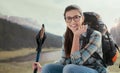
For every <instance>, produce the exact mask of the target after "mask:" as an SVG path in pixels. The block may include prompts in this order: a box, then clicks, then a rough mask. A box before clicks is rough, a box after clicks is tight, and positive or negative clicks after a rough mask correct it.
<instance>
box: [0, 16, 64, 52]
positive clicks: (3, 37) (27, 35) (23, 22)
mask: <svg viewBox="0 0 120 73" xmlns="http://www.w3.org/2000/svg"><path fill="white" fill-rule="evenodd" d="M17 20H19V21H17ZM33 24H36V23H35V22H32V21H31V20H29V19H23V18H19V17H13V16H12V19H10V18H9V20H8V18H7V16H0V49H2V50H12V49H20V48H36V46H37V45H36V41H35V36H36V34H37V33H38V32H39V30H38V29H36V28H35V27H33V26H35V25H33ZM32 25H33V26H32ZM46 35H47V39H46V41H45V43H44V45H43V47H46V48H50V47H55V48H60V47H61V44H62V43H61V40H62V37H61V36H57V35H54V34H51V33H49V32H46Z"/></svg>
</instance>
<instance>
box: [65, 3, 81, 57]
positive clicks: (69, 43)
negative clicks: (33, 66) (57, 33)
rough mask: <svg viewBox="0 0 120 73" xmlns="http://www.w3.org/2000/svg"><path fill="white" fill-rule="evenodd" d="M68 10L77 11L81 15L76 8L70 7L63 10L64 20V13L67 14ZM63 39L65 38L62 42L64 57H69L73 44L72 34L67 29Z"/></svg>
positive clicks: (74, 6)
mask: <svg viewBox="0 0 120 73" xmlns="http://www.w3.org/2000/svg"><path fill="white" fill-rule="evenodd" d="M70 10H78V11H79V13H80V14H81V15H82V11H81V9H80V8H79V7H78V6H76V5H70V6H68V7H66V8H65V11H64V18H65V15H66V12H68V11H70ZM64 38H65V41H64V50H65V55H66V57H70V53H71V48H72V42H73V32H72V31H71V30H70V29H69V28H68V27H67V29H66V32H65V36H64Z"/></svg>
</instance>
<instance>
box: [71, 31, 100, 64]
mask: <svg viewBox="0 0 120 73" xmlns="http://www.w3.org/2000/svg"><path fill="white" fill-rule="evenodd" d="M100 46H101V34H100V32H97V31H94V32H93V33H92V34H91V37H90V40H89V43H88V44H87V45H86V46H85V47H84V48H83V49H82V50H77V51H75V52H73V53H71V61H72V63H74V64H83V63H84V62H85V61H86V60H87V59H88V58H89V57H90V56H91V55H92V54H93V53H94V52H96V51H97V49H98V48H100Z"/></svg>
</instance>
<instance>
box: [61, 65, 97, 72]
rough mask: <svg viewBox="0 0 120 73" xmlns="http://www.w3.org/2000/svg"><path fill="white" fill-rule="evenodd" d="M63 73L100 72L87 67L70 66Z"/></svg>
mask: <svg viewBox="0 0 120 73" xmlns="http://www.w3.org/2000/svg"><path fill="white" fill-rule="evenodd" d="M63 73H98V72H97V71H96V70H95V69H92V68H88V67H86V66H79V65H74V64H69V65H66V66H65V67H64V68H63Z"/></svg>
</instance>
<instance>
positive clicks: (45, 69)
mask: <svg viewBox="0 0 120 73" xmlns="http://www.w3.org/2000/svg"><path fill="white" fill-rule="evenodd" d="M49 71H51V64H46V65H44V66H43V67H42V70H41V73H49Z"/></svg>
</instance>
